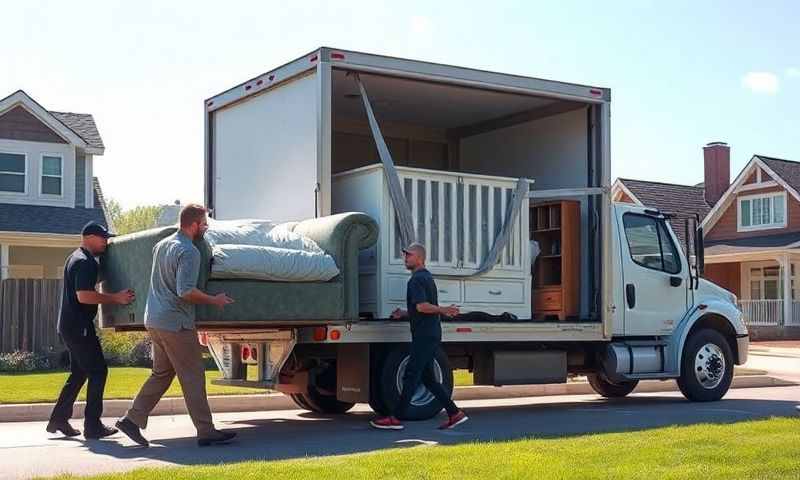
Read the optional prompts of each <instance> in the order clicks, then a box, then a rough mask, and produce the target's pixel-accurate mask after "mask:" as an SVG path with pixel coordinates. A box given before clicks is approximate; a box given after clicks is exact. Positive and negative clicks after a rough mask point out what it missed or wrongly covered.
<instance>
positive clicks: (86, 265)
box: [47, 222, 134, 439]
mask: <svg viewBox="0 0 800 480" xmlns="http://www.w3.org/2000/svg"><path fill="white" fill-rule="evenodd" d="M111 236H112V235H111V234H110V233H109V232H108V230H106V228H105V227H103V226H102V225H100V224H98V223H94V222H90V223H88V224H87V225H86V226H85V227H83V231H82V237H83V238H82V240H81V246H80V248H78V249H77V250H75V251H74V252H72V255H70V256H69V258H67V262H66V264H65V265H64V289H63V291H62V294H61V311H60V312H59V317H58V333H59V334H60V335H61V339H62V340H63V341H64V344H65V345H66V346H67V350H69V358H70V367H71V370H72V371H71V373H70V375H69V378H67V382H66V383H65V384H64V388H62V389H61V395H59V397H58V402H57V403H56V406H55V407H54V408H53V413H52V414H51V415H50V422H48V424H47V431H48V432H49V433H55V432H61V433H63V434H64V435H66V436H68V437H74V436H77V435H80V434H81V432H80V431H78V430H76V429H74V428H72V426H71V425H70V424H69V419H70V417H72V407H73V405H74V404H75V399H76V398H78V393H79V392H80V391H81V388H82V387H83V384H84V383H86V379H87V378H88V379H89V387H88V389H87V392H86V410H85V413H84V422H83V425H84V431H83V435H84V437H86V438H87V439H98V438H103V437H107V436H109V435H113V434H115V433H117V430H116V429H115V428H110V427H107V426H105V425H103V424H102V422H101V421H100V417H101V415H102V414H103V390H104V389H105V385H106V377H107V376H108V367H107V365H106V360H105V358H104V357H103V350H102V348H101V347H100V340H99V339H98V338H97V332H96V331H95V328H94V317H95V316H96V315H97V305H98V304H101V303H102V304H106V303H113V304H118V305H127V304H129V303H131V302H132V301H133V299H134V293H133V290H123V291H121V292H118V293H111V294H106V293H100V292H98V291H97V290H96V289H95V287H96V285H97V272H98V265H97V261H96V260H95V256H97V255H100V254H102V253H103V252H105V250H106V245H107V243H108V238H109V237H111Z"/></svg>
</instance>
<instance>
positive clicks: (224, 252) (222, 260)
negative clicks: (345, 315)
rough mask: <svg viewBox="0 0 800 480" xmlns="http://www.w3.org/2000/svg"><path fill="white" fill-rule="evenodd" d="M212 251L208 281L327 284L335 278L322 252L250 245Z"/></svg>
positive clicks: (334, 270) (329, 259)
mask: <svg viewBox="0 0 800 480" xmlns="http://www.w3.org/2000/svg"><path fill="white" fill-rule="evenodd" d="M317 248H319V247H317ZM212 251H213V256H214V259H213V261H212V262H211V278H248V279H252V280H271V281H275V282H327V281H328V280H330V279H332V278H333V277H335V276H336V275H339V269H338V268H336V262H334V261H333V257H331V256H330V255H327V254H325V253H323V252H322V251H319V252H314V251H310V252H309V251H304V250H290V249H288V248H275V247H260V246H254V245H215V246H214V247H213V250H212Z"/></svg>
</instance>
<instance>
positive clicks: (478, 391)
mask: <svg viewBox="0 0 800 480" xmlns="http://www.w3.org/2000/svg"><path fill="white" fill-rule="evenodd" d="M793 385H798V384H797V383H794V382H790V381H787V380H782V379H780V378H775V377H770V376H768V375H743V376H737V377H734V378H733V383H732V384H731V388H758V387H783V386H793ZM677 390H678V386H677V384H676V383H675V380H663V381H662V380H646V381H643V382H640V383H639V386H637V387H636V390H634V393H648V392H674V391H677ZM594 393H595V392H594V390H592V387H591V386H589V384H588V383H587V382H573V383H566V384H555V385H521V386H506V387H491V386H474V387H458V388H456V389H455V390H454V392H453V399H454V400H492V399H499V398H523V397H544V396H553V395H585V394H594ZM208 402H209V404H210V406H211V410H212V411H213V412H215V413H223V412H225V413H227V412H258V411H265V410H294V409H297V408H298V406H297V405H296V404H295V403H294V402H293V401H292V400H291V399H290V398H289V397H287V396H285V395H283V394H282V393H269V394H264V395H223V396H214V397H209V398H208ZM53 405H54V404H53V403H33V404H11V405H0V423H4V422H37V421H46V420H47V419H48V418H49V417H50V412H51V411H52V410H53ZM130 405H131V400H106V401H105V402H104V403H103V416H104V417H121V416H123V415H125V412H126V411H127V410H128V408H129V407H130ZM85 406H86V403H85V402H75V409H74V411H73V417H72V418H73V419H79V418H83V410H84V408H85ZM187 413H188V412H187V410H186V404H185V403H184V401H183V398H181V397H176V398H164V399H162V400H161V401H160V402H158V405H156V408H155V409H154V410H153V412H152V413H151V415H185V414H187Z"/></svg>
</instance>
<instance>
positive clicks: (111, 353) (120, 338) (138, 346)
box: [100, 330, 153, 367]
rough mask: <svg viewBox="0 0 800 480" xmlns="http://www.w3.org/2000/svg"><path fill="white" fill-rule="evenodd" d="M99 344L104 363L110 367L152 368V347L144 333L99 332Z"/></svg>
mask: <svg viewBox="0 0 800 480" xmlns="http://www.w3.org/2000/svg"><path fill="white" fill-rule="evenodd" d="M100 344H101V345H102V346H103V353H104V354H105V357H106V362H107V363H108V364H109V365H112V366H125V367H150V366H152V361H153V357H152V353H151V352H152V346H151V343H150V337H148V335H147V334H146V333H144V332H114V331H111V330H108V331H106V330H103V331H101V332H100Z"/></svg>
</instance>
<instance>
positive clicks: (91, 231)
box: [81, 222, 116, 238]
mask: <svg viewBox="0 0 800 480" xmlns="http://www.w3.org/2000/svg"><path fill="white" fill-rule="evenodd" d="M81 235H83V236H84V237H85V236H88V235H97V236H98V237H103V238H111V237H114V236H116V235H114V234H113V233H111V232H109V231H108V229H107V228H106V227H104V226H103V225H100V224H99V223H97V222H89V223H87V224H86V225H84V226H83V230H81Z"/></svg>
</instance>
